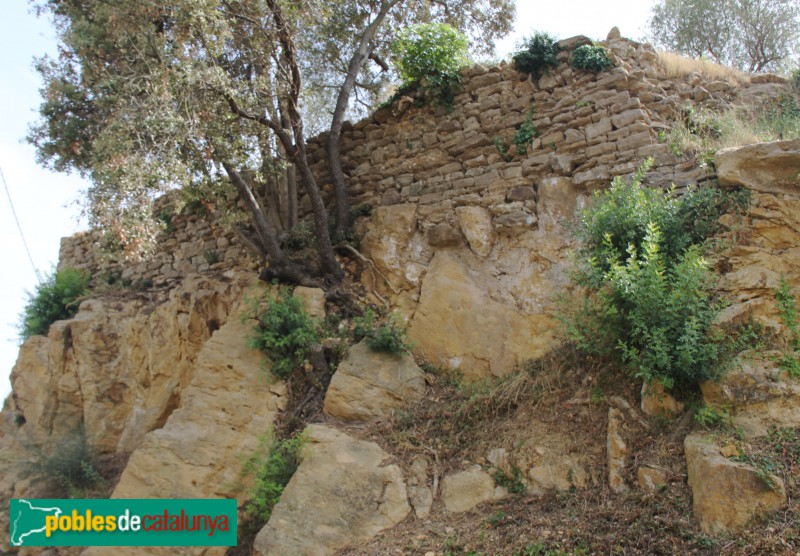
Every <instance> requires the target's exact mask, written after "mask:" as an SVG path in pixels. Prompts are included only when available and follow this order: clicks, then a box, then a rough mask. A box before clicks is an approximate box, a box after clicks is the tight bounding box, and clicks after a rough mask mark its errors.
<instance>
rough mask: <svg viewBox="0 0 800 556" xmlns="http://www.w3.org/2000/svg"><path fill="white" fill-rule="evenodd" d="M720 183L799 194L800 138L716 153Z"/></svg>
mask: <svg viewBox="0 0 800 556" xmlns="http://www.w3.org/2000/svg"><path fill="white" fill-rule="evenodd" d="M717 175H718V176H719V181H720V183H721V184H722V185H743V186H745V187H747V188H748V189H752V190H754V191H760V192H764V193H790V194H793V195H798V194H800V139H798V140H794V141H775V142H773V143H758V144H755V145H745V146H743V147H731V148H728V149H722V150H720V151H718V152H717Z"/></svg>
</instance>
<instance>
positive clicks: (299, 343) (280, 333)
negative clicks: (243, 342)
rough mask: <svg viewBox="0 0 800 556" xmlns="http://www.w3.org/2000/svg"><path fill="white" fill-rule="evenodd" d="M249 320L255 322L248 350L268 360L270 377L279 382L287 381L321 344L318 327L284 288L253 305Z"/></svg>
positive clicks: (299, 303) (301, 305)
mask: <svg viewBox="0 0 800 556" xmlns="http://www.w3.org/2000/svg"><path fill="white" fill-rule="evenodd" d="M249 318H251V319H253V320H255V322H256V324H255V327H254V329H253V336H252V337H251V338H250V347H251V348H252V349H259V350H261V351H263V352H264V353H265V354H266V355H267V357H269V359H270V362H271V363H272V366H271V372H272V374H273V375H274V376H276V377H278V378H281V379H286V378H288V377H289V375H290V374H291V373H292V371H294V370H295V369H297V368H298V367H299V366H300V365H301V364H302V362H303V360H304V359H305V357H306V355H307V354H308V351H309V349H310V348H311V346H312V345H313V344H315V343H318V342H319V341H320V335H319V331H318V325H317V323H316V322H314V320H313V319H312V318H311V317H309V316H308V314H307V313H306V311H305V309H304V308H303V304H302V303H301V302H300V300H299V299H297V298H296V297H293V296H292V294H291V292H290V291H289V290H288V289H286V288H282V289H280V290H279V291H278V293H277V294H276V295H275V297H274V298H273V297H271V296H269V295H267V297H266V298H265V299H264V300H262V301H261V302H258V301H254V302H252V308H251V312H250V315H249Z"/></svg>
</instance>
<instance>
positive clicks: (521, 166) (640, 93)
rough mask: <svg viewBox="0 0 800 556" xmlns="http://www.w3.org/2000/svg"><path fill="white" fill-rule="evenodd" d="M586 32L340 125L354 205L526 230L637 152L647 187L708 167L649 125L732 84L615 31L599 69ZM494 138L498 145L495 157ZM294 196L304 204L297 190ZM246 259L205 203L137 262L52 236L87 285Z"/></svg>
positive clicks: (716, 97)
mask: <svg viewBox="0 0 800 556" xmlns="http://www.w3.org/2000/svg"><path fill="white" fill-rule="evenodd" d="M586 42H588V39H586V38H585V37H575V38H573V39H567V40H565V41H562V42H561V43H560V44H561V46H562V48H564V51H563V52H561V53H560V54H559V60H560V61H561V62H562V63H561V64H560V65H559V67H558V68H556V69H555V70H553V71H551V72H550V73H549V74H548V75H544V76H542V77H541V78H539V79H533V78H531V77H529V76H527V75H524V74H521V73H519V72H518V71H516V70H515V69H514V68H513V66H511V65H509V64H507V63H501V64H500V65H499V66H497V67H491V68H486V67H483V66H473V67H471V68H468V69H466V70H465V71H464V76H463V77H464V79H463V89H462V91H461V92H460V93H459V94H457V95H456V97H455V99H454V103H453V106H452V108H451V109H448V108H445V107H443V106H438V105H436V103H435V102H433V103H431V102H429V103H427V104H425V105H423V106H418V103H416V102H415V100H414V99H411V98H408V97H405V98H402V99H400V100H399V101H397V102H395V103H394V104H393V105H392V106H389V107H384V108H381V109H379V110H378V111H377V112H375V113H374V114H373V115H372V116H371V117H369V118H366V119H365V120H363V121H361V122H359V123H357V124H355V125H354V126H350V127H348V128H346V129H345V131H344V133H343V138H342V152H343V164H344V168H345V173H346V175H347V178H348V182H349V187H350V191H351V195H352V201H353V203H354V204H359V203H369V204H371V205H372V206H373V207H380V206H392V205H400V204H410V205H414V206H416V207H417V210H416V212H415V219H414V222H413V223H411V224H413V225H414V226H417V227H418V228H419V230H420V231H421V232H423V233H424V234H429V239H430V244H431V246H433V247H434V248H435V247H437V245H448V244H450V243H453V242H458V241H460V240H461V239H463V234H462V233H461V232H459V231H458V229H459V226H458V225H457V220H459V219H461V220H464V219H465V218H467V219H469V218H471V217H475V215H476V214H479V215H482V214H483V213H475V212H474V210H477V209H481V210H485V211H488V213H487V214H488V216H489V218H490V221H489V225H490V227H491V231H492V232H494V231H497V232H502V233H506V232H507V233H510V234H515V233H516V231H525V230H534V229H538V228H539V226H540V223H541V222H542V220H543V219H544V220H547V217H546V216H545V215H546V214H550V215H557V216H561V217H569V216H571V215H572V213H573V212H574V210H575V208H576V207H581V206H583V205H584V204H585V202H586V199H587V198H588V197H589V194H590V192H591V191H592V190H593V189H595V188H599V187H603V186H604V185H606V184H608V182H609V181H610V179H611V178H613V177H614V176H618V175H627V174H630V173H632V172H633V171H634V170H635V169H636V168H637V167H638V166H639V165H640V164H641V163H642V161H643V160H644V159H645V158H646V157H654V159H655V168H654V170H653V171H652V172H651V173H650V174H649V176H648V178H647V179H648V181H649V182H650V183H651V184H653V185H657V186H662V187H667V186H669V185H670V184H672V183H675V184H677V185H678V186H683V185H685V184H687V183H692V182H698V181H702V180H704V179H707V178H709V177H711V175H710V174H709V173H708V172H707V170H705V169H704V168H702V167H699V166H698V165H697V164H696V163H695V162H694V161H689V160H684V159H683V158H681V157H676V156H675V155H674V154H673V153H672V152H671V150H670V148H669V146H668V145H666V144H663V143H659V141H658V134H659V132H660V131H661V130H662V129H664V128H667V127H669V126H670V123H671V122H672V121H674V120H675V119H676V118H677V117H678V116H679V108H680V107H681V106H682V105H684V104H687V103H688V104H697V103H703V104H706V105H718V104H720V103H725V102H728V101H729V100H732V99H733V98H734V97H735V96H736V95H737V94H738V91H737V89H736V88H734V87H733V86H732V85H730V84H729V83H726V82H723V81H714V82H710V83H708V82H706V83H702V82H701V80H700V78H699V77H698V76H696V75H695V76H690V77H689V78H687V79H685V80H669V79H665V78H664V77H663V76H662V75H660V73H661V70H660V69H659V68H658V65H657V56H656V54H655V51H654V50H653V49H652V47H650V46H649V45H645V44H639V43H636V42H632V41H629V40H626V39H622V38H618V39H613V40H609V41H607V42H606V46H607V47H608V48H609V50H610V51H611V53H612V57H613V60H614V63H615V67H613V68H612V69H611V70H609V71H605V72H602V73H600V74H594V73H588V72H584V71H577V70H573V69H572V68H571V67H570V66H569V64H568V63H567V62H568V59H569V57H570V54H571V50H572V49H574V48H575V47H576V46H577V45H579V44H583V43H586ZM527 121H530V123H531V124H533V125H535V126H536V129H537V130H538V133H539V136H538V137H537V138H535V139H534V140H533V143H532V144H531V145H530V146H529V147H528V148H527V150H526V152H525V153H521V152H517V148H516V147H514V146H513V143H514V137H515V134H516V131H517V129H518V128H519V127H520V126H521V125H523V124H525V123H526V122H527ZM324 142H325V137H324V135H323V136H320V137H317V138H314V139H312V140H310V141H309V149H308V150H309V156H310V159H311V162H312V165H313V169H314V171H315V173H316V174H317V176H318V178H319V181H320V183H321V184H322V186H323V189H324V190H325V191H326V192H327V193H329V192H330V183H329V179H328V176H327V169H326V163H325V154H324ZM499 143H504V144H507V145H511V146H510V147H509V148H508V150H507V152H506V153H505V155H503V154H502V153H501V152H500V150H499V149H498V148H497V144H499ZM162 202H163V201H162ZM301 206H303V207H305V210H306V211H308V202H307V199H304V200H303V201H302V202H301ZM461 207H472V208H471V209H470V208H465V209H461ZM161 208H163V207H161ZM157 210H160V209H157ZM470 210H473V212H472V213H470V212H469V211H470ZM477 217H478V218H479V219H480V218H483V216H477ZM515 230H516V231H515ZM475 241H480V238H475ZM257 264H258V261H256V260H254V259H253V258H252V256H251V255H250V254H249V253H247V252H246V250H245V248H244V247H243V246H242V244H241V242H239V241H238V240H237V238H236V237H235V235H234V234H233V233H232V232H231V231H230V230H229V229H228V228H227V227H226V226H225V225H223V224H222V223H221V222H220V218H219V211H214V210H213V209H212V211H211V213H203V212H202V211H198V210H195V211H189V212H185V213H182V214H177V215H174V216H173V217H172V219H171V222H170V225H169V227H168V230H167V231H166V232H165V233H164V234H163V235H162V237H161V238H160V239H159V242H158V248H157V251H156V253H155V254H154V255H153V257H152V258H150V259H149V260H147V261H144V262H137V263H126V264H119V263H113V262H111V261H108V260H106V259H104V258H103V256H102V255H101V250H100V249H99V242H98V237H97V236H96V235H94V234H91V233H84V234H78V235H76V236H73V237H70V238H65V239H63V240H62V245H61V253H60V265H61V266H62V267H64V266H72V267H76V268H81V269H86V270H88V271H90V272H91V273H92V275H93V276H94V279H95V283H98V282H101V283H102V282H103V281H108V279H109V278H112V279H113V278H122V279H123V280H124V281H125V283H126V284H128V283H131V284H133V285H137V284H138V285H141V286H143V287H150V286H153V287H161V286H165V285H169V284H172V283H174V282H176V281H178V280H180V279H182V278H183V277H185V276H187V275H189V274H191V273H193V272H201V273H202V272H208V271H223V270H226V269H229V268H233V267H245V268H250V267H253V268H254V267H256V266H257Z"/></svg>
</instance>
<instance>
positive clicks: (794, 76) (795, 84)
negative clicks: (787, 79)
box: [791, 68, 800, 93]
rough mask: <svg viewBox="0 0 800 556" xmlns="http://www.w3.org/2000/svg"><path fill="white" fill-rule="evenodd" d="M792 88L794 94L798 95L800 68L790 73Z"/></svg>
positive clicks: (799, 90) (799, 89) (799, 91)
mask: <svg viewBox="0 0 800 556" xmlns="http://www.w3.org/2000/svg"><path fill="white" fill-rule="evenodd" d="M791 80H792V88H793V89H794V91H795V92H796V93H800V68H797V69H796V70H794V71H793V72H792V78H791Z"/></svg>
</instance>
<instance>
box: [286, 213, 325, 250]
mask: <svg viewBox="0 0 800 556" xmlns="http://www.w3.org/2000/svg"><path fill="white" fill-rule="evenodd" d="M316 241H317V240H316V236H315V235H314V227H313V226H312V225H311V224H310V223H309V222H306V221H305V220H303V221H300V222H298V223H297V225H296V226H295V227H294V228H292V229H291V230H289V233H287V234H286V235H285V236H284V238H283V241H282V242H281V246H282V247H283V248H284V249H286V250H287V251H293V252H299V251H303V250H304V249H310V248H313V247H314V246H315V245H316Z"/></svg>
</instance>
